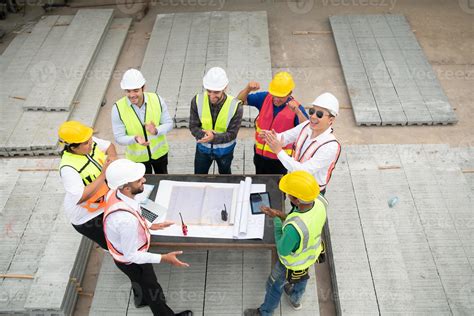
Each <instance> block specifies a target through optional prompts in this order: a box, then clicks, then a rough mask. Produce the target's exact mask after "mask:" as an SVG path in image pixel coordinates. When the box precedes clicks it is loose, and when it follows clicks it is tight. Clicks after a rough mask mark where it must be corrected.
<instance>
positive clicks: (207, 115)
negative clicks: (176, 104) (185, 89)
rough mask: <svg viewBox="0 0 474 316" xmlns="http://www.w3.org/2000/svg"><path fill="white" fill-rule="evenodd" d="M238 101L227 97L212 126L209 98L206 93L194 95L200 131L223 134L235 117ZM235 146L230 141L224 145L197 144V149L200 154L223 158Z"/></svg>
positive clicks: (233, 141) (234, 142)
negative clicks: (211, 154)
mask: <svg viewBox="0 0 474 316" xmlns="http://www.w3.org/2000/svg"><path fill="white" fill-rule="evenodd" d="M240 102H241V101H240V100H239V99H236V98H234V97H233V96H230V95H227V98H226V100H225V102H224V104H223V105H222V108H221V110H220V111H219V114H218V115H217V119H216V123H215V124H214V126H213V124H212V115H211V105H210V104H209V96H208V95H207V93H204V94H198V95H196V106H197V110H198V115H199V119H200V121H201V126H202V129H204V130H213V131H215V132H217V133H225V132H226V131H227V128H228V127H229V123H230V121H231V120H232V118H233V117H234V115H235V112H236V111H237V108H238V106H239V104H240ZM235 144H236V140H235V139H234V140H232V141H230V142H228V143H224V144H212V143H198V145H197V146H198V148H199V150H200V151H201V152H203V153H206V154H210V153H213V154H215V155H216V156H223V155H226V154H228V153H230V152H231V151H232V150H233V149H234V147H235Z"/></svg>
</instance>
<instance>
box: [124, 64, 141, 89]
mask: <svg viewBox="0 0 474 316" xmlns="http://www.w3.org/2000/svg"><path fill="white" fill-rule="evenodd" d="M145 82H146V80H145V77H143V75H142V73H141V72H140V71H139V70H137V69H133V68H132V69H129V70H127V71H125V73H124V74H123V77H122V81H120V88H122V89H123V90H132V89H139V88H141V87H143V86H144V85H145Z"/></svg>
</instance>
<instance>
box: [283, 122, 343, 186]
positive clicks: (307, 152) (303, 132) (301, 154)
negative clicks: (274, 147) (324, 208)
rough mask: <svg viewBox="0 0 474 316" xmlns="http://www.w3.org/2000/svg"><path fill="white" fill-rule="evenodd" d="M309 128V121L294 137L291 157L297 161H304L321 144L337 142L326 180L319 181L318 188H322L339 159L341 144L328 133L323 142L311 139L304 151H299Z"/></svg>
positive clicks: (327, 181) (309, 157)
mask: <svg viewBox="0 0 474 316" xmlns="http://www.w3.org/2000/svg"><path fill="white" fill-rule="evenodd" d="M308 128H309V121H308V122H307V123H306V125H305V126H304V127H303V128H302V129H301V131H300V134H299V135H298V138H297V139H296V142H295V150H294V151H293V155H292V157H293V159H295V160H296V161H298V162H301V163H303V162H305V161H308V160H310V159H311V158H312V157H313V156H314V155H315V154H316V152H317V151H318V149H319V148H321V147H322V146H324V145H326V144H328V143H332V142H336V143H337V153H336V158H335V159H334V160H333V161H332V162H331V164H330V165H329V168H328V174H327V176H326V182H325V183H319V189H320V190H324V189H325V188H326V185H327V184H328V183H329V180H330V179H331V174H332V171H333V170H334V167H336V163H337V161H338V160H339V155H340V154H341V144H339V142H338V141H337V139H336V137H335V136H334V135H333V134H332V133H331V134H330V135H329V140H327V141H325V142H323V143H318V142H317V141H316V139H314V140H313V141H311V144H309V146H308V147H307V148H306V150H305V151H304V152H301V148H303V145H304V143H305V142H306V140H307V139H308V137H309V136H308V132H307V130H308Z"/></svg>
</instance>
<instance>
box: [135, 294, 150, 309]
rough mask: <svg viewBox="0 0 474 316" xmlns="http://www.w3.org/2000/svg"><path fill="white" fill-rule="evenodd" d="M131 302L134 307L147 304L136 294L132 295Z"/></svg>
mask: <svg viewBox="0 0 474 316" xmlns="http://www.w3.org/2000/svg"><path fill="white" fill-rule="evenodd" d="M133 304H134V305H135V307H136V308H140V307H145V306H148V304H147V303H146V302H145V301H144V300H143V299H142V300H140V299H139V298H138V296H134V297H133Z"/></svg>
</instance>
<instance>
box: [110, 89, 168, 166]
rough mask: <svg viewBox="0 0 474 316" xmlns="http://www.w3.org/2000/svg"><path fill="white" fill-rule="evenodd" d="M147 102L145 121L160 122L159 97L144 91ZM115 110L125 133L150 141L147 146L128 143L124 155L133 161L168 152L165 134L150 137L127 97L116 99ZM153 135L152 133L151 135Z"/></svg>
mask: <svg viewBox="0 0 474 316" xmlns="http://www.w3.org/2000/svg"><path fill="white" fill-rule="evenodd" d="M145 95H146V98H147V103H146V104H145V106H146V109H145V123H151V122H153V123H155V125H156V126H158V125H159V124H160V119H161V103H160V98H159V97H158V95H157V94H156V93H150V92H145ZM116 104H117V110H118V112H119V116H120V119H121V120H122V122H123V124H124V125H125V130H126V133H127V135H130V136H142V137H144V138H145V140H147V141H149V142H150V145H148V146H142V145H140V144H136V143H135V144H131V145H128V146H127V148H126V151H125V157H126V158H127V159H130V160H132V161H135V162H146V161H149V160H150V159H158V158H160V157H162V156H164V155H165V154H167V153H168V149H169V146H168V142H167V141H166V136H165V135H160V136H158V137H151V136H152V134H150V133H149V132H148V131H147V130H146V129H145V126H144V124H142V122H141V121H140V118H139V117H138V114H137V113H136V112H135V110H134V109H133V107H132V105H129V104H128V102H127V97H123V98H121V99H120V100H118V101H117V103H116ZM153 136H154V135H153Z"/></svg>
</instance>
